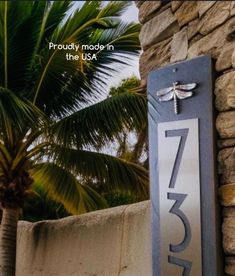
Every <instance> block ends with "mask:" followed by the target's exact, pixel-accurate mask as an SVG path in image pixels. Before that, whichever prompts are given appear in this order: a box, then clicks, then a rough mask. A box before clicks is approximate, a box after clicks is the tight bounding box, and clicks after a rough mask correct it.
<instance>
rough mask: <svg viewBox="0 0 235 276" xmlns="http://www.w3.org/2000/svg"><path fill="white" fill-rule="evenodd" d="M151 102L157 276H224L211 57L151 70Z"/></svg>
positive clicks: (155, 270) (152, 197)
mask: <svg viewBox="0 0 235 276" xmlns="http://www.w3.org/2000/svg"><path fill="white" fill-rule="evenodd" d="M148 102H149V142H150V144H149V148H150V179H151V202H152V240H153V242H152V250H153V276H219V275H222V272H221V261H220V260H221V257H220V242H219V232H220V226H219V224H218V215H219V214H218V209H217V203H216V177H215V176H216V170H215V160H216V156H215V150H214V127H213V126H214V121H213V78H212V61H211V58H210V57H209V56H202V57H199V58H196V59H193V60H190V61H185V62H181V63H177V64H174V65H171V66H168V67H165V68H162V69H159V70H156V71H153V72H151V73H150V75H149V79H148Z"/></svg>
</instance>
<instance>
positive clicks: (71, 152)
mask: <svg viewBox="0 0 235 276" xmlns="http://www.w3.org/2000/svg"><path fill="white" fill-rule="evenodd" d="M52 158H53V159H54V162H55V163H56V164H58V165H59V166H62V167H64V168H66V169H69V170H70V171H71V172H73V174H79V175H80V176H82V177H83V178H85V179H86V178H87V179H92V180H93V181H94V183H96V182H99V183H102V184H103V185H104V187H106V189H107V190H116V191H122V192H126V193H128V192H131V193H132V194H135V195H136V196H137V197H138V198H141V199H146V198H147V197H148V172H147V171H146V170H145V169H144V168H142V167H140V166H138V165H136V164H134V163H130V162H127V161H125V160H122V159H120V158H117V157H114V156H110V155H107V154H103V153H98V152H92V151H85V150H75V149H68V148H64V147H59V146H55V147H53V148H52Z"/></svg>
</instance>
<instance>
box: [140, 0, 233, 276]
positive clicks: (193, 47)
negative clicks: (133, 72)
mask: <svg viewBox="0 0 235 276" xmlns="http://www.w3.org/2000/svg"><path fill="white" fill-rule="evenodd" d="M135 2H136V5H137V7H138V8H139V20H140V22H141V23H142V24H143V26H142V30H141V33H140V40H141V44H142V49H143V53H142V55H141V57H140V74H141V79H142V83H143V84H146V79H147V75H148V73H149V72H150V71H151V70H153V69H155V68H159V67H162V66H164V65H167V64H170V63H174V62H179V61H182V60H185V59H191V58H194V57H197V56H199V55H204V54H210V55H211V56H212V57H213V58H214V60H215V69H216V72H217V78H216V82H215V107H216V109H217V111H218V114H217V118H216V128H217V131H218V174H219V179H220V187H219V190H218V196H219V197H220V202H221V204H222V206H223V207H224V208H223V225H222V233H223V249H224V253H225V273H226V275H235V1H135ZM205 169H206V168H205Z"/></svg>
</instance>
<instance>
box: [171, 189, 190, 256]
mask: <svg viewBox="0 0 235 276" xmlns="http://www.w3.org/2000/svg"><path fill="white" fill-rule="evenodd" d="M186 197H187V195H185V194H176V193H168V194H167V198H168V199H170V200H175V203H174V205H173V206H172V208H171V209H170V213H172V214H174V215H176V216H178V217H179V218H180V220H181V221H182V223H183V225H184V229H185V235H184V238H183V240H182V242H181V243H179V244H177V245H173V244H170V251H171V252H181V251H184V250H185V249H186V248H187V247H188V245H189V243H190V241H191V236H192V234H191V227H190V223H189V221H188V219H187V217H186V216H185V214H184V213H183V211H181V210H180V206H181V205H182V203H183V202H184V200H185V198H186Z"/></svg>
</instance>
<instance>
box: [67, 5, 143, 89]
mask: <svg viewBox="0 0 235 276" xmlns="http://www.w3.org/2000/svg"><path fill="white" fill-rule="evenodd" d="M82 2H83V1H77V2H76V1H74V5H73V8H72V11H74V10H75V9H76V7H78V6H80V5H81V4H82ZM108 2H109V1H104V3H108ZM129 2H131V6H130V7H128V9H127V10H126V12H125V13H124V14H123V15H122V19H123V20H124V21H125V22H139V20H138V9H137V8H136V6H135V4H134V2H133V1H129ZM129 64H130V65H129V66H124V67H123V65H122V67H120V66H115V67H116V68H118V69H120V70H118V73H117V74H115V76H114V77H111V78H109V81H108V83H107V90H109V88H110V87H112V86H117V85H118V84H119V83H120V82H121V80H122V79H124V78H128V77H131V76H132V75H135V76H137V77H139V57H138V56H136V57H131V58H130V62H129ZM107 92H108V91H107Z"/></svg>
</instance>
